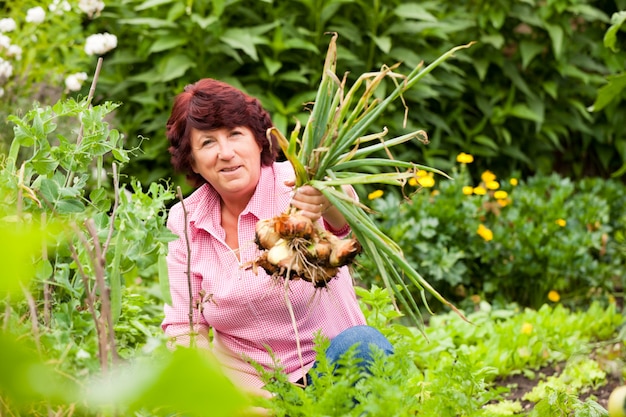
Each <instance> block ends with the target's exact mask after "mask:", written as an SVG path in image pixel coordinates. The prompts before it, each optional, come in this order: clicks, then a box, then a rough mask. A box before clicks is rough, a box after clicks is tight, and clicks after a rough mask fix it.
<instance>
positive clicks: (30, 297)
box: [22, 285, 41, 353]
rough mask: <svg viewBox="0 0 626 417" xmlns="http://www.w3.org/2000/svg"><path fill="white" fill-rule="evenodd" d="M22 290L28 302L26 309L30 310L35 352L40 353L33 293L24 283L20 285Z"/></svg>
mask: <svg viewBox="0 0 626 417" xmlns="http://www.w3.org/2000/svg"><path fill="white" fill-rule="evenodd" d="M22 292H23V293H24V297H25V298H26V301H27V303H28V310H29V311H30V323H31V328H32V332H33V339H34V340H35V347H36V348H37V352H39V353H41V343H40V341H39V339H40V337H39V335H40V333H39V322H38V321H37V304H36V303H35V299H34V298H33V295H32V294H31V293H30V291H28V289H27V288H26V287H25V286H24V285H22Z"/></svg>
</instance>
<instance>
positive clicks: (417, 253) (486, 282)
mask: <svg viewBox="0 0 626 417" xmlns="http://www.w3.org/2000/svg"><path fill="white" fill-rule="evenodd" d="M469 171H470V166H469V165H467V164H460V166H457V167H456V168H455V169H454V170H453V172H452V176H453V178H454V179H453V180H446V179H442V180H440V181H437V184H436V185H434V186H433V187H432V188H424V189H421V190H419V191H416V192H415V193H414V194H413V195H412V196H410V202H409V204H400V203H401V196H399V195H397V194H393V193H391V192H390V193H389V194H387V195H385V196H384V197H382V198H379V199H375V200H373V201H372V202H371V206H372V208H373V209H374V210H375V215H374V216H375V218H376V220H377V221H378V222H379V223H380V224H381V230H383V231H384V232H385V233H387V234H388V236H390V237H391V238H392V239H393V240H395V241H396V242H398V244H399V245H400V246H401V247H402V248H404V249H405V256H406V258H407V259H408V260H409V261H410V262H412V263H413V265H414V266H415V268H416V269H417V270H418V271H419V272H421V273H422V274H423V276H424V278H425V279H426V280H427V281H429V282H431V283H432V284H433V285H434V286H435V287H436V288H437V289H438V290H440V291H441V292H442V293H443V294H444V296H445V295H447V296H448V297H451V298H452V299H456V300H462V299H464V298H466V297H469V296H470V295H475V294H477V295H482V296H484V297H486V298H487V299H491V300H499V301H501V302H504V303H506V302H510V301H515V302H518V303H520V304H521V305H525V306H531V307H535V308H536V307H538V306H540V305H541V304H543V303H544V302H545V301H546V300H547V297H548V294H549V293H550V291H556V292H557V293H559V294H560V297H561V298H562V299H563V300H564V301H566V302H568V303H572V304H580V305H582V304H584V303H586V302H588V300H589V297H590V296H591V297H593V296H596V295H597V294H598V291H599V292H600V293H604V295H605V296H606V295H607V294H608V293H610V292H611V291H613V290H614V289H615V288H618V289H619V288H621V287H622V282H621V280H622V279H623V278H622V277H623V276H624V273H625V272H626V256H625V255H624V251H623V245H624V227H625V223H624V215H623V210H621V209H620V207H622V204H623V203H624V197H623V196H624V193H625V191H626V190H625V187H624V185H623V184H621V183H619V182H617V181H611V180H608V181H605V180H599V179H592V178H588V179H584V180H582V181H578V182H575V181H572V180H570V179H568V178H564V177H561V176H559V175H557V174H552V175H541V174H538V175H535V176H532V177H529V178H528V179H527V180H519V181H518V180H517V179H515V178H510V179H509V180H508V181H507V180H504V179H497V178H495V175H494V174H492V173H491V172H483V174H482V178H483V179H481V182H480V183H478V184H477V183H474V182H473V181H472V179H471V176H470V172H469ZM513 184H516V185H513ZM361 262H362V264H363V266H364V267H363V268H360V269H359V272H360V274H361V275H366V274H367V271H370V270H371V269H370V268H369V267H367V265H368V262H369V260H368V259H363V260H362V261H361ZM365 279H367V280H372V279H376V277H371V276H369V277H365Z"/></svg>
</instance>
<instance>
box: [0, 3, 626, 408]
mask: <svg viewBox="0 0 626 417" xmlns="http://www.w3.org/2000/svg"><path fill="white" fill-rule="evenodd" d="M44 3H45V4H43V3H42V2H34V1H30V0H15V1H12V2H10V3H7V4H6V5H5V6H6V7H5V9H4V14H3V15H1V16H0V95H1V96H2V99H1V101H0V139H1V140H0V143H1V146H0V150H1V153H0V193H1V195H2V198H1V199H0V234H1V236H2V239H0V262H1V263H2V265H3V271H4V273H3V276H4V277H3V279H2V280H0V356H1V357H2V360H1V361H0V416H44V415H47V416H52V415H54V416H119V415H129V416H131V415H132V416H145V417H149V416H150V417H151V416H163V415H180V416H207V415H210V416H242V415H255V413H257V411H256V410H259V409H265V410H267V412H268V413H270V414H272V415H277V416H320V415H329V416H350V415H354V416H362V415H370V416H383V415H385V416H387V415H393V416H415V415H418V416H419V415H421V416H434V415H437V416H507V415H519V416H522V415H524V416H541V417H543V416H546V417H547V416H581V417H582V416H607V414H608V413H607V407H608V396H609V393H610V392H611V391H612V390H613V388H615V387H617V386H620V385H623V384H624V372H623V371H624V358H626V352H625V346H626V345H625V343H626V333H625V332H624V330H623V329H624V316H623V314H622V309H623V302H624V300H623V288H624V278H625V276H626V213H625V212H624V210H623V207H624V205H625V203H626V185H625V184H624V181H623V174H624V167H625V166H626V164H625V161H626V136H624V134H625V133H626V132H625V131H624V129H623V128H622V125H623V120H624V111H625V110H624V106H623V103H624V102H626V101H624V100H623V97H624V92H625V91H626V89H624V86H625V85H626V84H625V83H624V79H625V77H624V67H623V62H625V61H624V59H625V55H624V54H625V53H626V52H624V48H623V46H624V28H625V26H626V25H624V21H625V20H626V12H625V11H624V10H625V9H626V4H624V2H623V1H621V2H620V1H615V2H591V1H583V0H576V1H575V0H554V1H548V2H543V3H539V2H535V1H532V0H530V1H516V2H475V1H472V2H469V1H461V2H454V3H451V2H435V3H431V2H414V1H399V0H397V1H396V0H392V1H388V2H381V1H378V0H371V1H370V0H354V1H343V0H297V1H258V2H257V1H210V2H209V1H180V0H147V1H110V2H106V4H105V3H103V2H101V1H97V0H80V1H70V0H68V1H62V0H51V1H50V2H44ZM329 31H331V32H336V33H338V38H337V61H336V71H337V72H336V73H337V78H338V79H337V80H330V79H327V78H323V77H326V76H327V74H328V73H327V72H324V71H323V70H324V65H323V63H324V56H325V51H326V48H327V46H328V42H329V40H330V37H329V35H328V34H326V32H329ZM472 41H476V43H475V44H473V45H472V47H471V48H467V49H463V50H462V52H458V51H457V52H456V53H455V54H454V59H447V60H445V62H438V64H437V68H436V70H435V69H433V71H432V72H429V73H428V74H425V75H424V77H423V78H421V79H420V82H419V83H417V84H416V85H414V86H413V87H412V88H410V89H407V90H405V91H402V94H401V98H398V99H397V100H395V101H394V102H393V103H389V104H388V107H387V108H386V110H385V112H384V114H382V115H381V117H377V118H375V120H374V121H372V123H371V125H369V127H370V128H371V129H372V131H373V132H389V137H392V138H393V137H403V136H404V135H410V134H411V133H412V132H419V131H422V130H423V131H425V132H426V133H427V137H428V139H429V141H430V143H429V144H427V145H425V144H423V143H420V144H419V146H416V142H415V141H407V142H406V143H400V144H398V145H397V146H395V145H394V147H393V153H392V154H393V163H391V162H390V163H389V164H388V165H387V166H392V167H393V166H395V167H396V168H398V167H400V168H409V166H408V165H406V166H405V165H404V164H403V163H402V161H419V162H420V164H419V166H415V165H411V166H410V168H411V170H410V171H397V172H394V173H393V175H395V177H394V178H395V180H394V181H396V180H398V179H402V180H403V182H404V183H403V186H402V187H398V186H397V184H396V183H395V182H394V183H393V185H390V184H385V183H384V182H382V181H373V180H371V181H370V180H367V181H366V180H363V181H357V182H351V183H352V184H354V186H355V188H356V190H357V192H358V194H359V197H360V206H359V207H360V210H362V211H359V215H363V216H364V217H363V219H362V221H367V222H371V224H369V223H368V226H370V227H374V228H375V230H377V231H378V232H380V233H381V234H382V235H384V236H385V239H389V242H390V243H393V245H394V247H395V245H397V248H399V249H401V250H400V252H399V254H398V255H397V254H396V253H395V252H394V256H396V255H397V256H400V258H397V259H396V258H391V260H392V261H393V260H394V259H395V260H396V261H397V262H396V264H397V263H398V262H401V263H402V264H403V268H404V269H402V268H398V269H392V270H391V271H392V272H387V273H388V274H391V277H392V278H393V279H391V280H390V279H389V276H387V277H386V276H385V271H389V269H388V268H387V269H385V268H383V267H382V266H381V259H380V258H377V256H380V254H381V253H382V254H385V256H390V255H389V253H390V252H385V251H384V250H376V249H382V248H377V246H376V245H379V244H380V242H378V243H374V244H373V245H374V246H372V247H370V250H368V251H365V252H364V253H362V254H360V255H358V256H356V257H355V258H354V264H353V268H354V271H355V276H356V277H357V284H358V287H357V291H358V296H359V299H360V302H361V306H362V309H363V311H364V312H365V314H366V318H367V321H368V323H369V324H370V325H372V326H374V327H376V328H378V329H380V330H381V332H383V333H384V334H385V336H387V337H388V339H389V340H390V341H391V342H392V344H393V345H394V348H395V354H394V355H392V356H389V357H385V356H383V355H382V354H381V355H377V356H376V357H375V361H374V364H373V366H372V367H371V373H369V374H359V373H357V371H355V370H356V369H357V367H355V366H351V365H352V364H353V362H354V359H353V358H351V357H350V356H348V357H346V358H344V359H343V362H342V363H341V365H343V366H341V367H339V368H336V369H335V368H332V367H331V366H330V365H329V364H328V363H327V361H326V359H325V357H324V354H323V351H324V347H325V346H326V345H327V343H328V341H327V340H324V339H323V338H322V337H321V336H320V337H319V340H318V345H317V349H318V352H319V365H318V369H319V370H320V371H321V372H320V373H319V374H317V375H314V376H313V379H314V383H313V384H312V385H311V386H309V387H308V388H307V389H305V390H303V389H301V388H299V387H296V386H293V385H292V384H290V383H288V382H287V381H286V379H285V377H284V375H283V374H282V373H281V370H280V364H279V363H277V364H276V369H275V370H273V371H268V370H262V369H259V371H260V372H262V373H263V375H264V378H265V379H266V381H267V386H266V389H267V390H268V391H269V392H271V393H272V394H273V395H272V397H271V398H268V399H260V398H252V397H250V396H249V395H247V394H244V393H242V392H240V391H238V390H237V389H236V388H235V387H234V386H233V385H232V384H231V383H230V382H229V381H228V380H227V379H226V377H225V376H224V375H223V374H222V373H221V371H220V369H219V365H218V364H217V363H215V361H214V360H213V358H212V357H211V356H210V355H208V354H207V353H206V352H203V351H201V350H197V349H193V348H190V349H182V348H181V349H177V350H175V351H170V350H168V349H166V347H165V346H166V342H167V341H166V340H165V338H164V336H163V334H162V331H161V329H160V322H161V320H162V306H163V304H164V303H166V302H168V297H169V295H168V294H169V292H168V282H167V273H166V267H165V263H164V256H165V254H166V251H167V242H169V241H170V240H171V239H173V238H174V236H173V235H172V234H171V232H169V230H168V229H167V228H166V227H165V220H166V218H167V211H168V208H169V206H170V205H171V204H173V203H174V202H175V201H176V200H177V199H178V198H179V197H180V194H181V193H182V192H184V191H186V190H187V189H186V187H185V185H184V183H183V182H182V180H181V179H180V178H177V177H175V176H173V175H172V174H171V172H170V171H169V168H168V167H169V164H168V161H167V151H166V149H165V143H164V141H163V133H162V131H163V126H164V125H165V119H166V117H167V113H168V112H169V108H168V105H169V103H170V102H171V98H172V97H173V95H174V92H175V91H179V90H180V89H181V88H182V86H184V85H185V84H187V83H189V82H193V81H195V80H196V79H198V78H201V77H205V76H212V77H215V78H220V79H223V80H224V81H227V82H232V83H233V84H234V85H238V86H241V87H242V88H245V90H246V91H248V92H250V93H251V94H253V95H255V96H258V97H259V98H260V99H261V100H262V101H263V103H264V104H265V105H266V106H267V108H268V109H270V110H271V112H272V114H273V116H274V120H275V122H276V127H277V129H278V130H279V131H281V132H288V131H290V130H292V129H293V128H295V127H296V126H297V125H298V123H300V124H301V125H302V126H308V125H307V121H308V120H309V115H310V114H317V113H315V112H316V110H315V107H313V109H314V110H313V112H314V113H308V112H309V111H310V109H311V106H310V105H308V106H307V105H306V104H307V103H309V104H310V103H313V102H315V103H316V104H317V103H320V101H321V100H320V97H317V98H316V93H317V91H318V86H319V84H320V80H326V81H325V82H328V83H329V84H328V85H327V87H329V88H330V86H335V87H336V86H337V85H341V78H340V77H339V74H343V71H344V70H345V71H346V83H345V84H344V85H352V83H353V82H354V81H356V79H357V76H358V74H364V73H371V72H377V71H381V72H388V71H393V72H395V73H398V74H409V73H410V70H411V69H413V68H416V67H419V63H420V62H421V61H424V62H425V64H426V67H427V66H428V65H429V64H431V63H433V62H437V58H438V57H441V56H442V55H444V54H445V53H446V51H450V50H451V49H452V48H454V47H456V46H458V45H466V44H468V43H470V42H472ZM396 63H399V64H398V66H396V67H393V70H390V68H391V67H392V66H393V65H395V64H396ZM394 80H395V81H397V82H394ZM337 81H338V82H339V84H333V83H335V82H337ZM400 82H401V80H400V79H392V78H387V79H385V80H384V81H383V82H381V83H380V87H381V88H382V89H381V90H378V91H376V92H373V93H372V96H371V98H372V99H373V100H375V102H376V103H379V102H382V101H383V100H384V98H385V97H387V96H388V95H389V94H392V93H393V91H394V89H395V88H397V86H398V85H400ZM372 108H375V106H374V105H372ZM307 109H308V110H307ZM407 109H408V110H407ZM308 129H309V131H308V132H309V133H306V132H307V130H306V129H305V130H304V134H312V133H311V132H312V131H311V129H312V127H308ZM295 132H298V131H297V130H295ZM317 133H319V132H317ZM369 133H370V132H369V131H367V132H360V133H359V134H358V135H357V136H364V135H366V134H369ZM297 134H298V133H294V136H289V137H288V138H287V137H286V138H285V141H286V142H285V143H286V148H284V151H285V152H284V156H285V157H286V158H288V159H289V158H294V154H290V153H289V151H290V150H291V151H294V150H296V149H298V148H297V147H298V146H300V145H301V144H302V143H303V142H299V141H297V139H299V138H297V137H296V135H297ZM381 138H382V136H376V137H373V138H370V139H374V140H377V141H379V142H378V143H381V144H384V143H385V142H384V141H385V140H387V139H381ZM318 139H319V137H318ZM367 143H373V142H364V144H367ZM316 146H317V145H316ZM290 147H291V148H290ZM381 147H382V148H383V149H380V150H377V151H376V152H372V154H371V156H372V157H380V160H382V159H384V158H388V156H389V155H390V154H389V153H388V152H386V151H385V149H384V146H382V145H381ZM387 151H388V149H387ZM354 152H358V151H356V150H354ZM299 155H300V156H303V155H304V156H307V157H308V156H310V154H308V155H307V154H306V152H305V153H300V154H299ZM339 155H341V153H339ZM300 161H302V159H301V160H300ZM327 162H328V161H327ZM356 162H358V161H353V162H352V163H353V164H354V165H353V166H350V165H349V164H350V163H351V162H350V161H349V160H348V158H346V159H344V160H343V161H334V162H333V163H332V164H330V165H329V166H334V167H335V168H337V169H336V172H338V173H339V174H341V171H340V169H339V168H341V166H340V163H344V164H347V165H344V168H345V169H346V170H348V171H349V170H353V169H356V168H358V169H359V171H361V170H362V171H365V172H362V174H363V176H364V178H365V177H367V178H370V179H371V178H379V179H380V178H382V176H383V175H386V174H384V170H383V169H382V168H383V165H376V164H374V163H372V164H362V165H359V164H357V163H356ZM307 163H308V162H307ZM394 163H395V165H394ZM338 165H339V167H337V166H338ZM302 179H304V177H303V178H302ZM305 181H319V183H318V185H320V186H321V187H322V188H323V187H328V186H330V187H335V186H340V185H341V184H342V183H343V182H345V181H347V180H342V178H341V175H336V177H335V178H331V179H330V180H329V179H328V178H324V176H321V175H320V176H319V177H315V178H306V179H305ZM324 181H327V182H326V183H324ZM333 181H334V182H333ZM332 190H334V191H336V189H335V188H332ZM334 191H331V189H326V192H327V193H328V194H329V195H330V196H331V197H334V198H335V199H336V200H337V201H336V203H339V204H341V201H343V200H341V198H340V195H339V194H335V193H334ZM355 219H357V218H356V217H355ZM354 223H355V224H353V228H355V229H356V230H359V226H358V225H357V224H356V220H354ZM355 226H356V227H355ZM367 236H369V235H364V234H361V235H357V237H358V238H359V240H360V241H362V242H366V241H367V240H366V239H364V238H365V237H367ZM391 263H392V264H393V262H391ZM388 266H389V265H388ZM399 271H404V272H405V273H409V274H411V273H414V272H415V273H417V274H419V277H420V280H423V281H418V282H421V283H424V284H428V285H429V286H431V287H432V290H433V291H432V292H430V291H426V292H424V291H423V290H421V289H420V288H419V287H418V286H415V285H413V282H411V281H410V280H407V276H406V275H403V274H401V273H400V272H399ZM394 274H395V275H394ZM398 284H399V285H398ZM399 294H400V295H402V296H404V297H407V300H413V299H415V300H422V299H423V300H424V301H425V303H421V304H419V306H418V305H417V304H409V306H408V307H407V305H404V304H402V303H400V304H399V306H396V304H395V303H394V299H393V297H398V295H399ZM443 300H445V301H447V302H449V303H450V304H447V303H446V302H442V301H443ZM426 306H428V308H426ZM398 307H399V308H398ZM451 307H453V308H458V311H453V308H452V309H451ZM411 308H413V309H415V308H417V310H416V311H411ZM416 318H418V320H417V321H418V322H419V325H416V323H415V321H416V320H415V319H416Z"/></svg>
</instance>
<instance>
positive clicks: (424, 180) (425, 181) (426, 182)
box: [417, 175, 435, 188]
mask: <svg viewBox="0 0 626 417" xmlns="http://www.w3.org/2000/svg"><path fill="white" fill-rule="evenodd" d="M417 182H418V183H419V184H420V185H421V186H422V187H424V188H431V187H434V186H435V179H434V178H433V177H431V176H430V175H427V176H425V177H420V178H418V179H417Z"/></svg>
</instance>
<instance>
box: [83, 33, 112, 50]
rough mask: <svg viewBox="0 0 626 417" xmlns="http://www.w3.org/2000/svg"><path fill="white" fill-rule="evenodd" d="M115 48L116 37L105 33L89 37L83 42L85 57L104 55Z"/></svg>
mask: <svg viewBox="0 0 626 417" xmlns="http://www.w3.org/2000/svg"><path fill="white" fill-rule="evenodd" d="M115 47H117V36H115V35H111V34H110V33H106V32H105V33H97V34H95V35H90V36H89V37H87V40H86V42H85V52H86V53H87V55H104V54H106V53H107V52H109V51H110V50H111V49H115Z"/></svg>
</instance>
